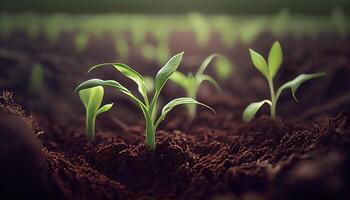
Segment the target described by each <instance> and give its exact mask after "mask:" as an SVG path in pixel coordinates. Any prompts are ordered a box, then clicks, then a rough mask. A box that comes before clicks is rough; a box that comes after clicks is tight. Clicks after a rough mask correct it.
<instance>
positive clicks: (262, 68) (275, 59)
mask: <svg viewBox="0 0 350 200" xmlns="http://www.w3.org/2000/svg"><path fill="white" fill-rule="evenodd" d="M249 51H250V56H251V58H252V61H253V64H254V66H255V68H256V69H257V70H258V71H259V72H260V73H261V74H262V75H263V76H264V77H265V78H266V79H267V82H268V84H269V88H270V94H271V100H263V101H260V102H254V103H251V104H249V105H248V107H247V108H246V109H245V110H244V112H243V121H245V122H249V121H250V120H252V119H253V118H254V116H255V114H256V112H257V111H258V110H259V109H260V107H261V106H262V105H264V104H265V103H267V104H268V105H270V115H271V118H272V119H276V104H277V101H278V98H279V97H280V95H281V93H282V92H283V91H284V90H285V89H288V88H290V89H291V91H292V95H293V98H294V99H295V100H296V101H297V102H298V100H297V98H296V97H295V92H296V91H297V89H298V87H299V86H300V85H301V84H302V83H303V82H305V81H307V80H310V79H313V78H317V77H320V76H324V75H325V73H323V72H322V73H314V74H301V75H299V76H298V77H296V78H295V79H293V80H291V81H289V82H287V83H285V84H284V85H282V86H281V87H280V88H279V89H278V90H277V92H275V90H274V85H273V78H274V77H275V76H276V74H277V72H278V70H279V68H280V67H281V64H282V60H283V58H282V57H283V55H282V48H281V45H280V43H279V42H277V41H276V42H275V43H274V44H273V45H272V47H271V49H270V53H269V56H268V62H266V60H265V59H264V57H262V56H261V55H260V54H259V53H257V52H255V51H253V50H252V49H249Z"/></svg>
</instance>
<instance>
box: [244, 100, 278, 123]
mask: <svg viewBox="0 0 350 200" xmlns="http://www.w3.org/2000/svg"><path fill="white" fill-rule="evenodd" d="M265 103H267V104H269V105H270V106H271V104H272V103H271V101H270V100H263V101H260V102H254V103H251V104H249V105H248V106H247V108H246V109H245V110H244V112H243V117H242V118H243V121H245V122H249V121H251V120H252V119H253V118H254V117H255V114H256V112H258V110H259V109H260V107H261V106H262V105H264V104H265Z"/></svg>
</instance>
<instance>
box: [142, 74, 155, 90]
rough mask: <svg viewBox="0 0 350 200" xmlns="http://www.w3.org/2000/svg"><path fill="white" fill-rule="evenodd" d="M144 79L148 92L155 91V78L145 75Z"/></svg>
mask: <svg viewBox="0 0 350 200" xmlns="http://www.w3.org/2000/svg"><path fill="white" fill-rule="evenodd" d="M143 80H144V81H145V85H146V90H147V92H148V93H150V92H153V91H154V80H153V78H152V77H150V76H145V77H143Z"/></svg>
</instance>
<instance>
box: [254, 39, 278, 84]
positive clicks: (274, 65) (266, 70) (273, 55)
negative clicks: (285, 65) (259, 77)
mask: <svg viewBox="0 0 350 200" xmlns="http://www.w3.org/2000/svg"><path fill="white" fill-rule="evenodd" d="M249 52H250V56H251V59H252V61H253V64H254V66H255V68H256V69H257V70H258V71H259V72H260V73H261V74H263V75H264V76H265V78H266V79H267V80H273V78H274V77H275V76H276V74H277V72H278V70H279V68H280V67H281V64H282V61H283V54H282V48H281V45H280V43H279V42H278V41H276V42H274V43H273V45H272V47H271V49H270V52H269V56H268V63H267V62H266V60H265V58H264V57H263V56H261V55H260V54H259V53H257V52H255V51H254V50H252V49H249Z"/></svg>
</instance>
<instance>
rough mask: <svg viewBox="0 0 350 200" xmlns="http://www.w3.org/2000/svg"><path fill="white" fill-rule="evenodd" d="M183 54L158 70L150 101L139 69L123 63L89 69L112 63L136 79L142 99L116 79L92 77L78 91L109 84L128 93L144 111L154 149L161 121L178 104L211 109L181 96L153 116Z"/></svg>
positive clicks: (147, 144) (147, 135) (118, 69)
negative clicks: (162, 92) (157, 115)
mask: <svg viewBox="0 0 350 200" xmlns="http://www.w3.org/2000/svg"><path fill="white" fill-rule="evenodd" d="M182 56H183V53H180V54H177V55H175V56H174V57H172V58H171V59H170V60H169V61H168V62H167V63H166V64H165V65H164V66H163V67H162V68H161V69H160V70H159V71H158V73H157V75H156V77H155V80H154V86H155V92H154V95H153V98H152V100H151V101H149V98H148V95H147V89H146V88H147V87H146V83H145V80H144V78H143V77H142V76H141V75H140V74H139V73H138V72H137V71H135V70H133V69H132V68H130V67H129V66H127V65H125V64H122V63H104V64H100V65H96V66H94V67H92V68H91V69H90V70H89V72H90V71H91V70H93V69H95V68H98V67H102V66H108V65H112V66H113V67H114V68H115V69H116V70H117V71H119V72H121V73H122V74H123V75H125V76H126V77H127V78H130V79H131V80H132V81H134V82H135V83H136V84H137V86H138V91H139V93H140V94H141V96H142V98H143V99H142V100H140V99H139V98H137V97H136V96H135V95H134V94H132V93H131V92H130V90H128V89H127V88H126V87H124V86H123V85H121V84H120V83H119V82H117V81H115V80H101V79H90V80H87V81H85V82H83V83H81V84H80V85H79V86H78V87H77V89H76V91H81V90H84V89H88V88H93V87H96V86H109V87H112V88H114V89H116V90H117V91H119V92H122V93H124V94H125V95H127V96H128V97H129V98H130V99H131V100H132V101H134V102H135V103H136V105H137V106H138V107H139V108H140V110H141V111H142V114H143V116H144V118H145V121H146V135H145V137H146V146H147V148H148V149H150V150H154V149H155V148H156V142H155V133H156V130H157V128H158V126H159V124H160V122H162V121H163V120H164V118H165V116H166V115H167V114H168V113H169V112H170V111H171V110H172V109H173V108H174V107H176V106H178V105H183V104H200V105H203V106H205V107H207V108H209V109H211V108H210V107H209V106H207V105H205V104H202V103H200V102H198V101H196V100H194V99H192V98H189V97H181V98H177V99H174V100H172V101H170V102H169V103H168V104H166V105H165V106H164V107H163V109H162V112H161V114H160V116H159V117H158V119H155V118H153V117H152V116H153V115H154V112H157V111H156V108H155V107H156V105H157V102H158V98H159V95H160V92H161V90H162V88H163V87H164V85H165V83H166V82H167V80H168V79H169V77H170V76H171V75H172V74H173V73H174V72H175V71H176V69H177V68H178V66H179V64H180V62H181V59H182ZM94 95H95V94H92V96H94ZM100 96H101V95H100ZM99 98H100V97H99ZM211 110H212V109H211Z"/></svg>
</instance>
